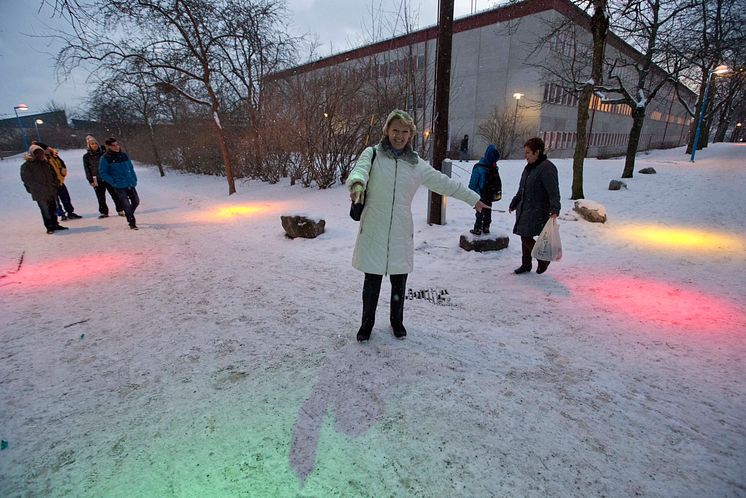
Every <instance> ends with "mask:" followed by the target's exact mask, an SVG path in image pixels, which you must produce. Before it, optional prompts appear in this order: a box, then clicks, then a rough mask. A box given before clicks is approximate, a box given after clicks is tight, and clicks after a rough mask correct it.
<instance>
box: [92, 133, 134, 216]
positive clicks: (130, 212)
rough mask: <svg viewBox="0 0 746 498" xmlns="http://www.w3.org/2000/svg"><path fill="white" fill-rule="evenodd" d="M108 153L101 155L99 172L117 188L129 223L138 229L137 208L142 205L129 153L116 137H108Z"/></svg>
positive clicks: (102, 177) (107, 181)
mask: <svg viewBox="0 0 746 498" xmlns="http://www.w3.org/2000/svg"><path fill="white" fill-rule="evenodd" d="M105 143H106V153H105V154H104V155H103V156H101V160H100V161H99V164H98V173H99V175H101V179H103V180H104V181H105V182H106V183H108V184H110V185H112V186H113V187H114V188H115V189H116V193H117V197H118V198H119V202H120V203H121V205H122V208H123V209H124V215H125V216H126V217H127V223H129V226H130V228H131V229H132V230H137V223H136V220H135V210H136V209H137V206H139V205H140V197H139V196H138V195H137V189H136V188H135V187H136V186H137V175H136V174H135V168H134V167H133V166H132V161H130V158H129V156H128V155H127V154H125V153H124V152H122V148H121V146H120V145H119V142H118V141H117V139H116V138H114V137H109V138H107V139H106V142H105Z"/></svg>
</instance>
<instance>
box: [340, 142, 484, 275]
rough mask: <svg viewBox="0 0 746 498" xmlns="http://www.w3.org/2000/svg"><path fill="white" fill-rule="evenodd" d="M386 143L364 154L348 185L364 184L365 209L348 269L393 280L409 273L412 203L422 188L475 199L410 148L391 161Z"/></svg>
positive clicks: (456, 196) (470, 200) (412, 254)
mask: <svg viewBox="0 0 746 498" xmlns="http://www.w3.org/2000/svg"><path fill="white" fill-rule="evenodd" d="M387 142H388V141H387V140H384V141H382V142H381V143H379V144H378V145H376V146H375V147H376V157H375V160H374V161H373V167H372V169H371V164H370V161H371V158H372V156H373V148H372V147H368V148H367V149H365V150H364V151H363V152H362V154H360V157H359V158H358V160H357V164H355V167H354V168H353V170H352V172H351V173H350V176H349V177H348V178H347V185H348V186H350V187H352V185H353V184H354V183H362V184H363V187H364V188H365V208H364V209H363V214H362V216H361V217H360V231H359V232H358V235H357V242H356V243H355V252H354V253H353V256H352V266H353V267H354V268H356V269H358V270H360V271H362V272H365V273H374V274H377V275H397V274H402V273H410V272H411V271H412V269H413V266H414V265H413V256H414V240H413V237H414V229H413V223H412V199H413V198H414V195H415V193H416V192H417V189H418V188H419V186H420V185H425V186H426V187H427V188H428V189H430V190H432V191H434V192H437V193H439V194H443V195H446V196H449V197H454V198H456V199H459V200H461V201H464V202H466V203H467V204H469V205H470V206H474V205H476V203H477V201H479V195H478V194H477V193H475V192H474V191H472V190H469V189H468V188H467V187H465V186H464V185H462V184H461V183H459V182H457V181H455V180H451V179H450V178H448V177H447V176H446V175H444V174H443V173H441V172H439V171H437V170H436V169H434V168H433V167H432V166H430V165H429V164H428V163H427V162H426V161H424V160H422V159H420V157H419V156H418V155H417V153H416V152H414V151H412V150H411V149H410V148H409V147H407V149H406V150H405V152H404V153H403V154H402V155H401V156H399V157H398V158H397V157H395V155H394V153H393V152H392V151H391V148H390V147H391V146H390V145H389V144H388V143H387Z"/></svg>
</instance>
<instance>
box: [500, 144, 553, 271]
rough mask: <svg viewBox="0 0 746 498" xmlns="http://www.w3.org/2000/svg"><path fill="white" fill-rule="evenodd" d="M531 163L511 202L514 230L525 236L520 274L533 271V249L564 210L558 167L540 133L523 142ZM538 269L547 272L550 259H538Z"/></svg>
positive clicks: (523, 237) (522, 237)
mask: <svg viewBox="0 0 746 498" xmlns="http://www.w3.org/2000/svg"><path fill="white" fill-rule="evenodd" d="M523 151H524V156H525V157H526V161H528V164H527V165H526V167H525V168H524V169H523V174H522V175H521V183H520V185H519V187H518V193H517V194H515V197H513V200H512V201H511V202H510V208H509V212H511V213H512V212H513V211H515V212H516V214H515V226H514V227H513V233H514V234H516V235H520V236H521V250H522V252H523V259H522V264H521V266H519V267H518V268H516V270H515V272H516V273H518V274H521V273H526V272H529V271H531V262H532V261H531V260H532V258H531V250H532V249H533V248H534V244H535V243H536V241H535V240H534V237H536V236H537V235H539V234H540V233H541V230H542V229H543V228H544V225H545V224H546V222H547V221H548V220H549V218H556V217H557V215H558V214H559V211H560V195H559V181H558V180H557V168H556V166H555V165H554V164H552V161H550V160H549V159H547V156H546V155H545V154H544V141H543V140H542V139H540V138H538V137H534V138H531V139H529V140H528V141H527V142H526V143H525V144H523ZM538 262H539V265H538V267H537V268H536V273H544V272H545V271H546V270H547V267H548V266H549V261H542V260H538Z"/></svg>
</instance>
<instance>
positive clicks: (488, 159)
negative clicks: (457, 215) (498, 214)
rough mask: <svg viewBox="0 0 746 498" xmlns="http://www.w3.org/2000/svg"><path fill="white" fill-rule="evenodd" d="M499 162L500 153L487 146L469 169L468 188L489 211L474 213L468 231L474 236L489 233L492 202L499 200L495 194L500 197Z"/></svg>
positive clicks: (492, 146)
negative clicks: (474, 217)
mask: <svg viewBox="0 0 746 498" xmlns="http://www.w3.org/2000/svg"><path fill="white" fill-rule="evenodd" d="M499 160H500V152H499V151H498V150H497V147H495V145H494V144H489V145H488V146H487V149H486V150H485V151H484V156H482V159H480V160H479V162H478V163H477V164H475V165H474V167H473V168H472V169H471V178H470V179H469V188H470V189H471V190H473V191H474V192H476V193H477V194H479V200H481V201H482V202H483V203H484V204H486V205H487V206H489V209H482V211H477V212H476V217H477V219H476V221H475V222H474V228H473V229H471V230H469V231H470V232H471V233H473V234H474V235H481V234H483V233H490V224H492V201H493V200H499V199H496V198H495V194H499V195H502V190H503V187H502V180H501V179H500V172H499V170H498V168H497V161H499Z"/></svg>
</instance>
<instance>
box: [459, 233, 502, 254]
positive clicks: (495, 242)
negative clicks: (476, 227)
mask: <svg viewBox="0 0 746 498" xmlns="http://www.w3.org/2000/svg"><path fill="white" fill-rule="evenodd" d="M508 242H509V239H508V234H506V233H488V234H487V235H474V234H472V233H469V232H466V233H462V234H461V238H460V239H459V242H458V245H459V247H461V249H464V250H466V251H477V252H485V251H499V250H500V249H505V248H506V247H508Z"/></svg>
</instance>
